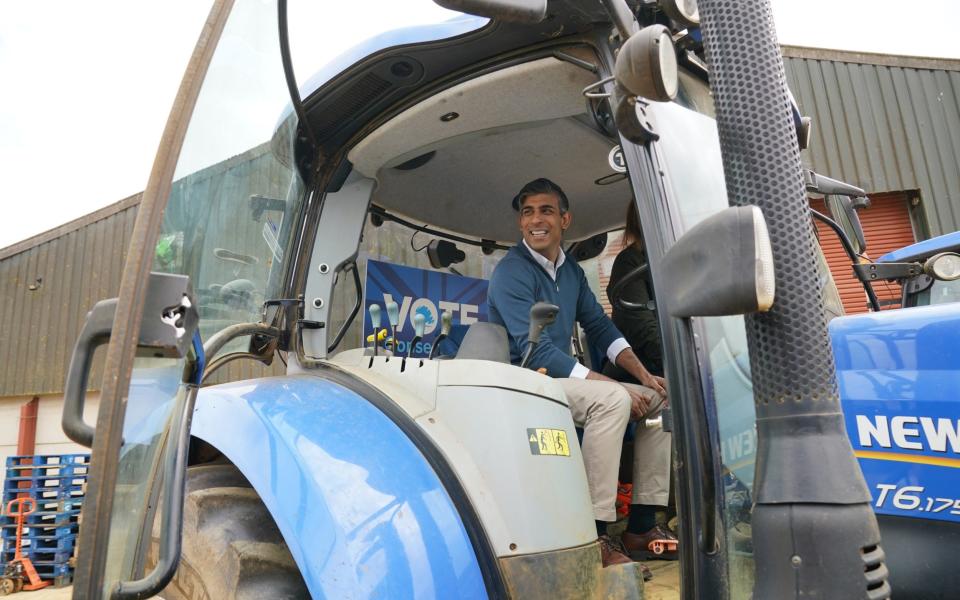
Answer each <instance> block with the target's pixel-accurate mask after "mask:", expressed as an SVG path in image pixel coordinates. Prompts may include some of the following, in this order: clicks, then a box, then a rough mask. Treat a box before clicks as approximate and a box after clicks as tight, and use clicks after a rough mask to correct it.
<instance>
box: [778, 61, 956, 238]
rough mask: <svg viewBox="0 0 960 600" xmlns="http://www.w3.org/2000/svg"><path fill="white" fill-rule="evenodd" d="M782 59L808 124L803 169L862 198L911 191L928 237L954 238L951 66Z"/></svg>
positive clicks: (953, 78)
mask: <svg viewBox="0 0 960 600" xmlns="http://www.w3.org/2000/svg"><path fill="white" fill-rule="evenodd" d="M783 50H784V58H785V60H784V63H785V67H786V72H787V81H788V83H789V85H790V89H791V90H792V91H793V94H794V96H795V98H796V100H797V103H798V104H799V105H800V111H801V113H803V114H804V115H809V116H810V117H812V118H813V123H814V128H813V140H812V142H811V145H810V149H809V150H808V151H807V152H805V153H804V154H805V156H804V160H805V162H807V163H808V164H809V166H811V167H812V168H813V169H814V170H815V171H817V172H818V173H822V174H824V175H828V176H830V177H833V178H835V179H842V180H844V181H847V182H849V183H852V184H854V185H857V186H859V187H861V188H863V189H865V190H867V192H892V191H908V190H919V191H920V199H921V208H922V214H923V217H924V219H925V221H926V223H924V224H922V225H925V226H926V227H928V228H929V234H930V235H940V234H943V233H949V232H951V231H956V230H958V229H960V168H958V164H960V61H957V60H945V59H928V58H910V57H899V56H883V55H875V54H863V53H853V52H841V51H836V50H819V49H811V48H796V47H784V49H783Z"/></svg>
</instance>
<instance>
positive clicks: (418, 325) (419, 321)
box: [404, 313, 427, 364]
mask: <svg viewBox="0 0 960 600" xmlns="http://www.w3.org/2000/svg"><path fill="white" fill-rule="evenodd" d="M426 327H427V320H426V319H425V318H423V315H421V314H420V313H417V314H415V315H413V339H412V340H410V347H409V348H407V358H410V357H411V356H412V355H413V349H414V347H415V346H416V345H417V343H418V342H419V341H420V340H422V339H423V330H424V329H426ZM404 364H406V360H404Z"/></svg>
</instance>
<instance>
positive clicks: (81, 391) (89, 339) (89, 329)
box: [61, 298, 117, 448]
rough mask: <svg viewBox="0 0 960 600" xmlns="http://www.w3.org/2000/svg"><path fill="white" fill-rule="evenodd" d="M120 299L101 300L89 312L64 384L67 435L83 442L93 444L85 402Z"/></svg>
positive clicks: (64, 412)
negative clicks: (96, 356) (97, 354)
mask: <svg viewBox="0 0 960 600" xmlns="http://www.w3.org/2000/svg"><path fill="white" fill-rule="evenodd" d="M116 311H117V299H116V298H110V299H109V300H101V301H100V302H97V303H96V304H95V305H94V306H93V309H92V310H91V311H90V312H88V313H87V320H86V322H85V323H84V324H83V329H82V330H81V331H80V337H78V338H77V343H76V344H75V345H74V346H73V356H72V357H71V358H70V368H69V369H68V371H67V382H66V385H65V386H64V398H63V419H62V422H61V425H62V427H63V432H64V433H65V434H67V437H68V438H70V439H71V440H73V441H74V442H76V443H78V444H80V445H81V446H86V447H87V448H92V447H93V431H94V430H93V427H92V426H90V425H88V424H87V423H86V421H84V420H83V405H84V403H85V401H86V395H87V381H88V379H89V377H90V365H91V363H92V362H93V354H94V352H95V351H96V349H97V347H98V346H102V345H103V344H106V343H107V342H109V341H110V332H111V331H113V316H114V314H115V313H116Z"/></svg>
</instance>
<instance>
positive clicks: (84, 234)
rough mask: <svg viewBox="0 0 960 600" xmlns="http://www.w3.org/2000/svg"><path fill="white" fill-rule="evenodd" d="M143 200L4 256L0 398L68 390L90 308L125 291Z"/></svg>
mask: <svg viewBox="0 0 960 600" xmlns="http://www.w3.org/2000/svg"><path fill="white" fill-rule="evenodd" d="M139 202H140V196H139V195H137V196H132V197H130V198H127V199H125V200H122V201H120V202H118V203H116V204H113V205H111V206H108V207H106V208H104V209H102V210H99V211H97V212H95V213H92V214H90V215H87V216H85V217H82V218H80V219H77V220H75V221H72V222H70V223H67V224H66V225H63V226H61V227H58V228H57V229H54V230H52V231H48V232H46V233H43V234H40V235H38V236H35V237H33V238H30V239H28V240H25V241H23V242H21V243H19V244H15V245H13V246H10V247H8V248H5V249H3V250H2V251H0V337H2V342H0V396H16V395H28V394H50V393H60V392H62V391H63V382H64V378H65V377H66V372H67V367H68V365H69V363H70V354H71V352H72V350H73V343H74V341H75V340H76V338H77V335H78V334H79V333H80V329H81V327H82V326H83V321H84V319H85V317H86V313H87V311H88V310H90V308H91V307H92V306H93V305H94V304H95V303H96V302H97V301H98V300H101V299H103V298H109V297H111V296H115V295H116V292H117V290H118V289H119V288H120V273H121V271H122V269H123V260H124V256H125V254H126V249H127V245H128V243H129V241H130V239H129V236H130V231H131V230H132V229H133V222H134V219H135V218H136V212H137V206H138V205H139ZM31 288H33V289H31ZM101 353H102V352H98V353H97V354H98V360H97V361H96V363H95V365H94V369H93V371H92V373H91V375H90V382H91V384H93V387H99V383H100V376H101V363H102V357H101V356H99V355H100V354H101Z"/></svg>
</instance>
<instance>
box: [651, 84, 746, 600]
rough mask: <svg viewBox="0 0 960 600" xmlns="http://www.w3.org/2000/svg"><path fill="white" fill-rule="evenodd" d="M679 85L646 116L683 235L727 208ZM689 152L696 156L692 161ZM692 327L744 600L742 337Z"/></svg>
mask: <svg viewBox="0 0 960 600" xmlns="http://www.w3.org/2000/svg"><path fill="white" fill-rule="evenodd" d="M681 83H682V84H683V85H684V87H685V88H686V93H685V94H681V95H680V96H679V99H678V102H677V103H671V104H654V105H651V106H650V107H648V110H650V109H652V110H653V111H654V116H655V119H656V123H655V124H656V127H657V130H658V131H661V132H668V133H665V134H664V135H662V136H661V138H660V141H659V143H658V144H657V146H658V149H659V151H660V152H661V153H662V157H663V159H664V160H665V161H666V164H667V165H668V166H669V169H668V178H667V186H668V193H669V194H670V196H671V198H672V199H673V200H674V202H673V206H674V207H675V210H676V211H677V217H678V218H679V221H680V224H681V229H682V230H684V231H686V230H689V229H690V228H691V227H693V226H694V225H696V224H697V223H699V222H700V221H702V220H703V219H704V218H706V217H708V216H710V215H712V214H714V213H716V212H718V211H720V210H723V209H724V208H727V206H728V203H727V194H726V187H725V183H724V178H723V163H722V160H721V156H720V140H719V137H718V135H717V127H716V122H715V121H714V119H713V118H712V106H710V105H709V103H708V102H703V101H701V102H700V103H699V104H698V103H697V102H696V99H697V98H701V99H702V98H705V97H706V95H705V94H703V93H702V91H698V89H697V87H696V86H697V85H702V84H698V82H696V81H694V80H692V78H685V79H684V80H682V82H681ZM687 98H689V99H690V100H687ZM697 111H700V112H697ZM704 113H706V114H704ZM691 148H696V153H695V154H692V153H691V151H690V149H691ZM697 321H698V323H699V325H700V329H699V332H700V333H701V335H703V338H704V339H703V340H702V341H703V343H704V347H705V348H706V349H707V354H708V369H709V380H708V382H707V386H708V389H707V390H705V392H706V394H705V396H706V402H707V405H708V410H709V409H710V405H711V404H712V405H713V408H714V410H715V414H716V418H717V427H718V429H719V434H720V457H721V462H722V463H723V483H724V490H723V491H722V498H723V500H722V501H723V511H722V514H723V520H724V526H725V530H726V536H727V549H728V553H729V554H728V555H729V557H730V560H729V563H728V564H729V577H730V597H731V598H749V597H750V594H751V592H752V588H753V556H752V547H751V540H750V507H751V504H752V501H751V497H752V496H751V492H752V486H753V467H754V461H755V456H756V440H757V435H756V414H755V412H754V406H753V386H752V383H751V379H750V360H749V354H748V351H747V338H746V330H745V329H744V320H743V317H742V316H728V317H708V318H702V319H697Z"/></svg>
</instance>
